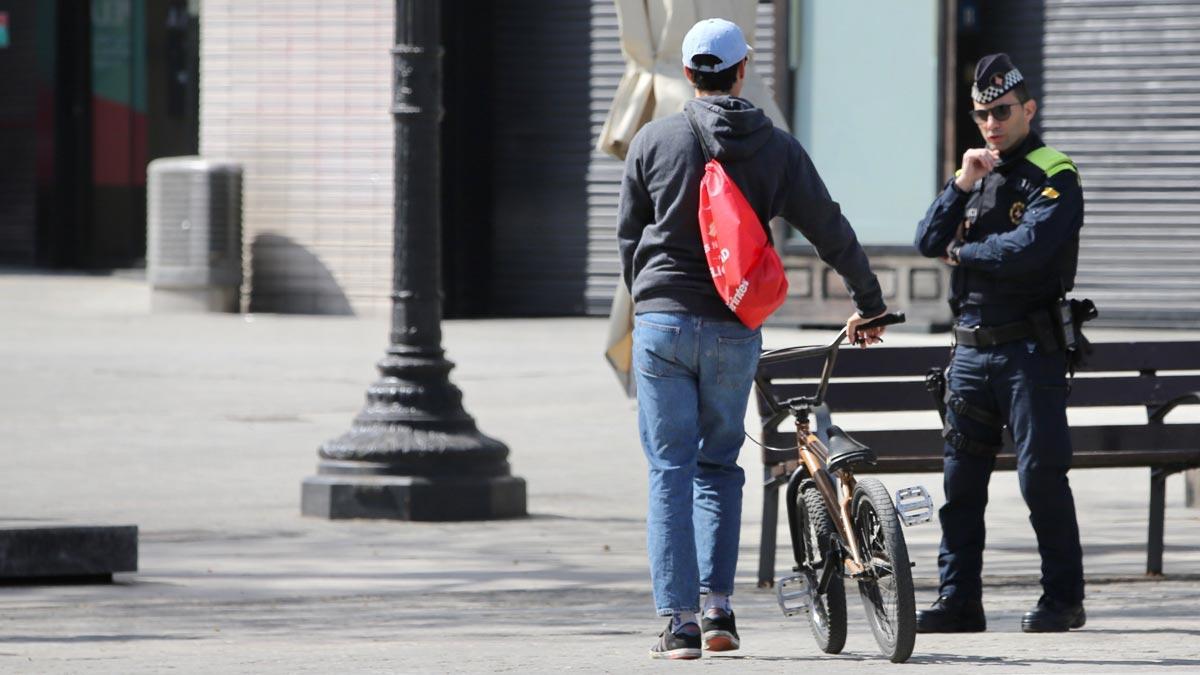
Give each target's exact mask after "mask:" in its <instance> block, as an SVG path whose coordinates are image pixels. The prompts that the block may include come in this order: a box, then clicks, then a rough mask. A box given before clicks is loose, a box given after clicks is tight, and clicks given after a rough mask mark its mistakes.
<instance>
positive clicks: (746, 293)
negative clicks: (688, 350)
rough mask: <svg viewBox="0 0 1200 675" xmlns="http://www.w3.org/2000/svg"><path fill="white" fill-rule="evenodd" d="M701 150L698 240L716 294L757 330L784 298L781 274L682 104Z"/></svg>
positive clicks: (762, 232)
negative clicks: (702, 172)
mask: <svg viewBox="0 0 1200 675" xmlns="http://www.w3.org/2000/svg"><path fill="white" fill-rule="evenodd" d="M684 111H685V112H686V113H687V118H688V122H690V123H691V125H692V132H693V133H694V134H695V135H696V140H698V141H699V142H700V150H701V151H702V152H703V153H704V159H705V162H706V163H705V165H704V178H703V179H702V180H701V181H700V211H699V216H700V239H701V241H703V242H704V254H705V256H706V257H707V258H708V271H709V273H710V274H712V280H713V284H714V285H715V286H716V287H717V293H718V294H719V295H720V296H721V299H722V300H724V301H725V305H726V306H727V307H729V309H731V310H732V311H733V313H734V314H736V315H737V317H738V319H740V320H741V322H742V323H743V324H745V325H746V326H747V327H748V328H758V327H759V326H761V325H762V323H763V321H766V319H767V317H768V316H770V315H771V313H772V312H774V311H775V310H777V309H779V306H780V305H782V304H783V301H784V300H786V299H787V289H788V283H787V275H786V274H785V273H784V271H783V261H782V260H780V259H779V253H778V252H776V251H775V247H773V246H771V242H770V241H769V240H768V239H767V232H766V229H765V228H764V227H763V224H762V222H761V221H759V219H758V214H756V213H755V212H754V209H752V208H751V207H750V203H749V202H747V201H746V197H745V196H744V195H743V194H742V191H741V190H739V189H738V186H737V185H736V184H735V183H734V182H733V180H731V179H730V178H729V175H728V174H726V173H725V168H724V167H723V166H721V163H720V162H718V161H717V160H716V159H713V158H712V157H711V156H710V155H709V152H708V147H707V146H705V144H704V140H703V139H702V137H701V136H700V129H699V127H698V126H697V124H696V120H695V118H693V117H692V113H691V111H690V110H688V109H687V108H686V107H685V108H684Z"/></svg>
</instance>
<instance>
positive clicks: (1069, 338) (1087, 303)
mask: <svg viewBox="0 0 1200 675" xmlns="http://www.w3.org/2000/svg"><path fill="white" fill-rule="evenodd" d="M1097 314H1098V313H1097V312H1096V305H1095V303H1093V302H1092V301H1091V300H1067V299H1066V298H1063V299H1060V300H1057V301H1055V302H1054V303H1053V304H1052V305H1050V306H1049V307H1048V308H1046V309H1039V310H1036V311H1034V312H1033V313H1032V314H1030V315H1029V316H1027V317H1025V318H1024V319H1022V320H1020V321H1014V322H1013V323H1006V324H1003V325H1000V326H974V327H970V328H968V327H966V326H955V327H954V328H953V335H954V344H955V345H964V346H967V347H995V346H997V345H1002V344H1005V343H1008V342H1014V341H1016V340H1024V339H1025V338H1028V337H1032V338H1034V339H1036V340H1037V342H1038V346H1039V347H1041V349H1042V351H1043V352H1045V353H1047V354H1053V353H1055V352H1058V351H1060V350H1061V351H1065V352H1068V353H1072V356H1073V357H1074V356H1075V355H1074V354H1073V353H1074V352H1080V351H1082V349H1081V347H1082V346H1084V345H1086V343H1087V340H1086V339H1085V338H1084V337H1083V334H1082V333H1081V332H1080V326H1082V325H1083V323H1084V322H1086V321H1091V320H1092V319H1094V318H1096V316H1097ZM1073 365H1080V364H1079V363H1075V364H1073Z"/></svg>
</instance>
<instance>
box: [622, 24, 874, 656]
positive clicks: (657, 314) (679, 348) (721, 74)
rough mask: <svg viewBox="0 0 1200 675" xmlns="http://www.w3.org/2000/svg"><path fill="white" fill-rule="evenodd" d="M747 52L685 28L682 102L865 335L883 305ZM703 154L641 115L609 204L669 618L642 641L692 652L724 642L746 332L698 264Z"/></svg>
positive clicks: (660, 583)
mask: <svg viewBox="0 0 1200 675" xmlns="http://www.w3.org/2000/svg"><path fill="white" fill-rule="evenodd" d="M748 52H749V47H748V46H747V45H746V41H745V38H744V37H743V35H742V31H741V30H740V29H739V28H738V27H737V25H736V24H734V23H732V22H729V21H725V20H723V19H706V20H704V21H701V22H699V23H697V24H696V25H695V26H693V27H692V29H691V30H690V31H689V32H688V34H687V36H686V37H685V38H684V41H683V65H684V73H685V75H686V76H687V78H688V80H689V81H690V82H691V83H692V85H693V86H694V87H695V89H696V98H695V99H694V100H692V101H689V102H688V103H687V104H686V105H687V108H688V111H689V112H691V113H692V114H693V115H694V117H695V119H696V121H697V123H698V127H699V130H700V135H701V136H702V137H703V143H704V144H705V145H706V146H707V148H708V151H709V153H710V154H711V155H712V156H713V157H714V158H716V159H717V160H719V161H720V162H721V164H722V165H723V166H724V168H725V170H726V172H727V173H728V174H729V176H730V178H731V179H732V180H733V182H734V183H735V184H736V185H737V186H738V188H740V189H741V191H742V193H743V195H745V197H746V200H747V201H748V202H749V203H750V205H751V207H752V208H753V209H754V211H755V213H756V214H757V215H758V218H759V220H760V222H761V223H762V225H763V227H764V228H765V227H766V224H767V223H769V222H770V220H771V219H772V218H774V217H776V216H779V217H782V218H784V219H785V220H787V221H788V222H789V223H791V224H792V225H793V226H795V227H796V228H797V229H799V230H800V232H801V233H803V234H804V236H805V237H807V238H808V240H809V241H810V242H812V244H813V245H814V246H815V247H816V250H817V253H818V254H819V255H820V256H821V259H822V260H823V261H825V262H826V263H827V264H829V265H830V266H831V267H833V268H834V269H835V270H836V271H837V272H838V273H839V274H840V275H841V276H842V278H843V279H844V280H845V282H846V286H847V288H848V289H849V291H850V294H851V297H852V298H853V300H854V304H855V306H856V307H857V308H858V311H857V312H855V313H854V314H853V315H852V316H851V317H850V318H849V319H848V320H847V322H846V326H847V330H848V335H849V336H850V339H852V340H853V339H854V338H855V337H856V336H857V337H861V338H863V339H864V341H865V343H868V344H869V343H874V342H878V341H879V336H880V335H881V334H882V333H883V329H882V328H873V329H864V330H862V331H859V330H858V326H859V325H861V324H863V323H865V322H867V321H869V320H871V319H874V318H876V317H878V316H879V315H881V314H883V313H884V312H885V311H886V307H885V306H884V303H883V296H882V293H881V292H880V289H879V282H878V280H877V279H876V278H875V275H874V274H873V273H872V272H871V268H870V265H869V264H868V261H867V256H866V254H865V253H864V252H863V249H862V246H860V245H859V243H858V239H857V237H856V236H855V234H854V230H852V229H851V228H850V224H849V223H848V222H846V219H845V217H843V216H842V212H841V207H839V206H838V204H837V202H835V201H833V200H832V199H831V198H830V196H829V193H828V191H827V190H826V189H825V185H824V183H823V182H822V181H821V178H820V176H818V175H817V171H816V169H815V168H814V167H813V164H812V161H811V160H810V159H809V157H808V154H807V153H806V152H805V151H804V148H802V147H801V146H800V143H799V142H798V141H797V140H796V139H795V138H793V137H792V136H791V135H789V134H788V133H786V132H784V131H782V130H780V129H776V128H775V127H774V126H773V125H772V124H771V121H770V119H768V118H767V116H766V115H765V114H764V113H763V111H762V110H761V109H759V108H756V107H755V106H754V104H753V103H751V102H749V101H746V100H745V99H741V98H738V94H740V93H741V89H742V83H743V81H744V79H745V75H746V65H747V54H748ZM704 164H705V160H704V153H703V152H702V151H701V148H700V145H699V142H698V141H697V137H696V135H695V134H694V133H693V132H692V128H691V126H690V124H689V122H688V119H687V117H686V116H685V114H684V113H680V114H676V115H672V116H670V117H665V118H663V119H660V120H656V121H654V122H651V123H649V124H647V125H646V126H645V127H643V128H642V129H641V131H639V132H638V134H637V136H635V137H634V139H633V141H632V143H631V144H630V146H629V153H628V155H627V157H626V160H625V177H624V180H623V182H622V185H621V198H620V206H619V209H618V217H619V223H618V228H617V238H618V243H619V245H620V251H621V265H622V272H623V277H624V282H625V285H626V286H627V287H629V289H630V292H631V293H632V295H633V300H634V313H635V320H634V332H633V365H634V371H635V377H636V381H637V395H638V427H639V430H640V435H641V441H642V449H643V451H644V452H645V455H646V459H647V461H648V463H649V467H650V503H649V513H648V516H647V550H648V553H649V557H650V576H651V585H652V587H653V591H654V602H655V606H656V609H657V611H658V614H659V616H664V617H667V616H669V617H671V621H670V623H669V624H668V626H667V628H666V630H664V631H663V632H662V634H661V635H660V636H659V640H658V642H657V643H656V644H655V645H654V647H653V648H651V655H652V656H655V657H660V658H676V659H679V658H684V659H687V658H698V657H699V656H700V654H701V649H700V648H701V644H702V643H703V644H704V645H705V646H706V647H707V648H708V649H709V650H712V651H724V650H729V649H737V648H738V646H739V637H738V634H737V628H736V625H735V623H734V616H733V610H732V608H731V606H730V603H729V596H730V594H732V592H733V579H734V571H735V568H736V566H737V551H738V539H739V535H740V529H741V507H742V485H743V483H744V482H745V476H744V474H743V472H742V469H741V467H739V466H738V464H737V457H738V453H739V451H740V450H741V446H742V441H743V438H744V435H745V429H744V419H745V416H746V405H747V403H748V400H749V395H750V386H751V384H752V382H753V378H754V373H755V370H756V369H757V366H758V357H759V353H760V352H761V349H762V336H761V334H760V332H759V330H758V329H750V328H747V327H746V326H745V325H743V324H742V323H741V322H740V321H739V320H738V319H737V316H736V315H735V314H734V313H733V312H732V311H731V310H730V309H729V308H728V307H726V305H725V303H724V302H723V301H722V299H721V297H720V296H719V295H718V294H717V290H716V288H715V286H714V285H713V280H712V277H711V276H710V274H709V269H708V262H707V259H706V257H705V253H704V248H703V244H702V243H701V238H700V224H699V217H698V214H697V211H698V209H699V199H700V181H701V178H702V177H703V176H704ZM767 236H768V237H769V236H770V232H769V231H768V233H767ZM701 595H704V596H705V601H704V606H703V610H704V611H703V614H702V618H701V620H700V622H699V624H698V622H697V616H696V615H697V613H699V612H700V611H701V607H700V603H699V599H700V596H701Z"/></svg>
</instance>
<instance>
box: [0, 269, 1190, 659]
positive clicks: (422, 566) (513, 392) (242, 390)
mask: <svg viewBox="0 0 1200 675" xmlns="http://www.w3.org/2000/svg"><path fill="white" fill-rule="evenodd" d="M147 307H148V296H147V291H146V288H145V286H144V284H143V283H142V282H141V281H139V280H137V279H131V278H123V277H88V276H46V275H24V274H13V273H10V274H0V449H2V452H0V517H2V518H4V519H6V520H14V519H18V520H19V519H29V520H30V521H31V522H32V521H33V520H46V519H50V520H60V521H66V522H77V523H78V522H96V523H104V524H125V523H133V524H137V525H139V526H140V528H141V538H140V543H141V559H140V569H139V572H138V573H137V574H133V575H122V576H120V577H119V578H118V580H117V583H115V584H113V585H111V586H49V587H46V586H18V587H14V586H8V587H0V672H4V673H9V672H19V673H24V672H29V673H47V672H52V673H57V672H65V673H76V672H89V673H90V672H113V673H142V672H147V673H149V672H164V671H177V672H201V671H204V672H256V673H258V672H269V673H275V672H278V673H293V672H442V671H468V672H486V671H522V672H524V671H538V672H550V671H562V670H578V671H588V672H592V671H599V672H604V671H613V672H635V671H644V670H651V669H653V670H660V669H665V668H677V667H701V668H721V667H722V664H725V667H729V666H731V665H734V664H735V663H736V665H737V667H738V668H739V669H750V670H755V671H763V672H774V671H783V670H785V669H787V668H789V667H791V666H800V667H802V668H815V667H819V668H822V669H824V670H827V671H831V672H848V671H852V670H855V671H856V670H858V669H860V668H862V667H863V666H864V665H867V664H875V663H879V664H881V665H886V663H885V662H882V661H881V660H880V659H879V658H878V656H877V655H876V652H875V647H874V643H873V641H872V640H871V638H870V636H869V631H868V629H867V627H866V625H865V623H864V621H863V619H862V614H861V611H858V605H857V602H856V601H852V603H851V621H852V624H851V629H850V632H851V635H850V639H849V642H848V644H847V648H846V653H845V654H843V655H841V656H838V657H828V656H825V655H822V654H820V653H819V652H818V651H817V650H816V648H815V646H814V644H813V641H812V639H811V637H810V635H809V634H808V629H807V626H806V625H804V624H802V623H800V622H799V621H797V620H794V619H785V618H784V617H783V616H782V615H781V614H780V613H779V611H778V609H777V608H776V607H775V606H774V598H773V596H772V595H770V594H769V593H766V592H762V591H758V590H756V589H755V588H754V571H755V563H756V560H757V552H756V542H757V537H758V532H759V522H758V513H759V500H760V499H761V490H760V489H758V488H757V487H756V486H754V484H753V483H754V481H753V480H751V481H750V485H749V486H748V488H747V491H746V497H745V498H746V508H745V513H746V517H745V527H744V537H743V547H742V551H743V554H742V565H741V570H740V573H739V578H738V583H739V586H738V594H737V598H736V601H737V606H738V619H739V624H741V628H742V633H743V637H744V641H745V648H744V649H743V650H742V651H741V652H738V653H736V655H734V656H721V657H713V658H709V659H705V660H703V661H701V662H700V663H698V664H691V665H690V666H684V665H682V664H663V663H658V662H652V661H650V660H648V659H647V658H646V655H645V650H646V649H647V648H648V646H649V644H650V643H651V642H652V640H653V638H654V635H655V634H656V633H657V631H658V630H659V628H660V626H659V625H658V623H659V622H658V620H657V619H656V618H654V616H653V611H652V609H651V602H650V599H649V588H648V583H647V572H646V563H645V549H644V543H643V524H642V518H643V516H644V502H645V485H644V483H645V479H644V464H643V459H642V457H641V454H640V450H639V448H638V446H637V443H636V433H635V429H634V426H635V419H634V409H633V405H632V403H631V402H629V401H627V400H626V399H624V398H623V397H622V395H621V394H620V392H619V390H618V388H617V387H616V386H615V384H614V380H613V379H612V376H611V374H610V373H609V372H608V371H607V367H606V366H605V365H604V363H603V361H602V359H601V358H600V355H599V354H600V349H601V347H600V345H601V343H602V341H603V338H604V333H605V327H604V322H603V321H599V320H592V319H555V320H493V321H450V322H447V323H446V324H445V341H444V342H445V346H446V348H447V351H448V353H449V356H450V358H451V359H453V360H455V361H457V362H458V363H459V366H458V368H456V369H455V371H454V372H453V373H452V378H453V380H454V381H455V383H456V384H458V385H459V386H460V387H461V388H462V389H463V391H464V395H465V402H466V406H467V408H468V410H469V411H470V412H471V413H472V414H473V415H474V416H475V417H476V419H477V421H478V422H479V425H480V427H481V429H483V430H484V431H485V432H486V433H488V434H491V435H493V436H496V437H498V438H500V439H502V440H504V441H505V442H506V443H508V444H509V445H510V447H511V448H512V464H513V470H514V473H515V474H517V475H519V476H522V477H523V478H525V479H526V480H527V481H528V483H529V509H530V511H531V513H532V515H531V517H529V518H527V519H520V520H509V521H499V522H489V523H445V524H429V523H426V524H414V523H392V522H368V521H360V522H336V523H333V522H327V521H322V520H314V519H308V518H302V517H300V515H299V495H300V483H301V481H302V480H303V478H304V477H305V476H307V475H309V474H311V473H312V472H313V470H314V468H315V464H316V447H317V445H318V444H319V443H320V442H322V441H323V440H326V439H328V438H331V437H333V436H336V435H338V434H340V433H341V432H342V431H344V430H345V429H346V428H347V427H348V425H349V422H350V419H351V418H352V417H353V415H354V414H355V413H356V412H357V411H358V409H359V407H360V405H361V402H362V398H363V393H364V391H365V387H366V385H367V384H368V383H369V382H370V381H371V380H372V379H373V378H374V376H375V372H374V370H373V364H374V362H375V361H376V360H377V359H378V358H379V357H380V356H381V355H382V353H383V348H384V343H385V341H386V336H387V324H386V318H376V319H357V318H333V317H286V316H252V317H243V316H234V315H175V316H169V315H150V314H148V313H147V311H146V308H147ZM1128 335H1129V334H1128V333H1119V334H1118V333H1109V334H1098V337H1100V338H1102V339H1103V338H1105V337H1108V338H1115V337H1127V336H1128ZM826 337H827V336H826V335H825V334H823V333H801V332H799V331H789V330H779V329H772V330H769V331H768V333H767V342H768V344H769V345H774V346H779V345H783V344H797V343H812V342H815V341H817V340H821V339H825V338H826ZM1154 337H1158V338H1171V337H1179V336H1172V335H1170V334H1164V333H1161V332H1159V333H1155V334H1154ZM942 340H944V338H943V337H939V336H922V335H912V334H909V335H904V334H893V337H892V338H890V339H889V343H893V342H895V343H930V342H939V341H942ZM1097 414H1108V413H1105V412H1104V411H1100V412H1098V413H1097ZM1187 414H1188V415H1194V414H1200V411H1189V412H1188V413H1187ZM931 415H932V413H931ZM756 457H757V455H756V453H754V452H752V451H748V452H747V453H746V461H745V462H744V464H745V466H746V467H747V469H748V470H749V472H750V475H751V476H754V475H757V471H756V468H757V467H756V466H755V464H754V461H755V458H756ZM885 480H886V482H887V483H888V485H889V486H890V487H892V488H895V487H900V486H902V485H905V484H908V483H910V482H922V483H924V484H926V485H927V486H928V487H929V488H930V489H931V492H933V493H934V496H935V499H937V500H938V501H940V479H939V477H938V476H936V475H924V476H886V477H885ZM1148 482H1149V481H1148V474H1147V471H1146V470H1088V471H1079V472H1076V473H1074V474H1072V484H1073V486H1074V488H1075V491H1076V495H1077V501H1078V504H1079V510H1080V517H1081V527H1082V530H1083V532H1084V548H1085V555H1086V559H1085V566H1086V569H1087V572H1088V577H1089V588H1088V592H1089V597H1088V603H1087V608H1088V614H1089V622H1088V626H1087V628H1086V629H1085V630H1083V631H1079V632H1076V633H1072V634H1070V635H1067V636H1062V635H1059V636H1033V635H1024V634H1022V633H1020V632H1019V628H1018V623H1019V618H1020V614H1021V612H1023V611H1024V610H1025V609H1027V608H1028V606H1029V605H1031V604H1032V603H1033V601H1034V600H1036V598H1037V595H1038V592H1039V591H1038V589H1037V585H1036V572H1037V556H1036V551H1035V550H1034V548H1033V536H1032V532H1031V531H1030V529H1029V526H1028V523H1027V520H1026V512H1025V509H1024V505H1023V503H1022V502H1021V500H1020V496H1019V492H1018V490H1017V487H1016V480H1015V476H1013V475H1012V474H1010V473H999V474H997V475H996V477H995V479H994V480H993V486H992V497H991V499H992V507H991V510H990V511H989V514H988V534H989V548H988V556H987V569H986V572H987V574H988V575H989V577H988V578H989V587H988V589H987V592H986V598H985V602H986V606H987V610H988V618H989V623H990V626H991V630H990V631H989V632H987V633H984V634H981V635H974V636H938V637H931V636H920V637H919V639H918V642H917V648H916V653H915V654H914V656H913V659H912V663H913V664H916V665H918V666H919V667H920V668H921V669H923V670H929V671H940V672H957V671H961V670H963V669H964V668H965V667H968V666H970V667H972V668H982V669H986V670H989V671H997V672H1000V671H1017V672H1024V673H1030V672H1046V671H1074V672H1082V671H1089V672H1128V671H1132V670H1137V671H1141V670H1163V671H1179V672H1185V671H1196V670H1200V646H1198V645H1200V640H1197V639H1196V638H1197V636H1200V511H1197V510H1190V509H1186V508H1184V505H1183V484H1182V479H1181V478H1180V477H1178V476H1177V477H1174V478H1172V479H1171V481H1170V482H1169V483H1168V507H1167V524H1166V532H1167V552H1166V570H1167V572H1168V576H1167V577H1166V579H1164V580H1145V579H1144V578H1143V577H1142V575H1141V571H1142V569H1144V564H1145V551H1144V541H1145V528H1146V525H1145V522H1146V521H1145V518H1146V508H1147V494H1148ZM906 536H907V537H908V538H909V543H910V549H911V553H912V557H913V559H914V560H915V561H917V563H918V566H917V568H916V570H915V573H916V575H917V581H918V589H917V600H918V603H920V604H925V603H928V602H929V601H931V600H933V598H934V596H935V594H936V593H935V588H934V583H933V582H934V577H935V574H936V567H935V557H936V546H937V539H938V529H937V525H936V524H929V525H924V526H920V527H917V528H913V529H909V530H907V531H906ZM782 565H783V562H782V556H781V566H782ZM782 569H783V567H781V570H782Z"/></svg>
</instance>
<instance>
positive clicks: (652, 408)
mask: <svg viewBox="0 0 1200 675" xmlns="http://www.w3.org/2000/svg"><path fill="white" fill-rule="evenodd" d="M761 351H762V334H761V333H760V332H759V331H758V330H751V329H749V328H746V327H745V326H743V325H742V324H741V323H738V322H736V321H715V320H712V319H705V318H701V317H698V316H693V315H690V314H684V313H676V312H669V313H661V312H660V313H647V314H639V315H637V317H635V320H634V329H633V366H634V372H635V377H636V378H637V397H638V429H639V431H640V433H641V439H642V449H643V451H644V452H645V454H646V460H647V462H648V463H649V466H650V504H649V513H648V515H647V518H646V530H647V533H646V539H647V545H646V548H647V550H648V552H649V555H650V579H651V583H652V585H653V588H654V604H655V607H656V608H657V610H658V613H659V615H661V616H667V615H670V614H671V613H673V612H676V611H683V612H688V611H691V612H696V611H699V602H700V594H701V593H708V592H713V593H726V594H731V593H732V592H733V576H734V571H735V569H736V568H737V555H738V539H739V536H740V533H741V524H742V485H743V484H744V483H745V481H746V478H745V474H744V473H743V472H742V469H741V467H739V466H738V465H737V458H738V453H739V452H740V451H741V448H742V441H743V440H744V439H745V428H744V426H745V425H744V421H745V417H746V405H747V403H748V402H749V397H750V386H751V385H752V384H753V382H754V372H755V370H756V369H757V367H758V357H759V353H760V352H761Z"/></svg>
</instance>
